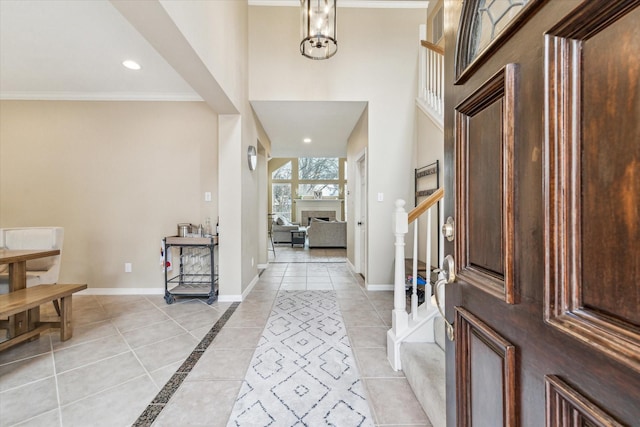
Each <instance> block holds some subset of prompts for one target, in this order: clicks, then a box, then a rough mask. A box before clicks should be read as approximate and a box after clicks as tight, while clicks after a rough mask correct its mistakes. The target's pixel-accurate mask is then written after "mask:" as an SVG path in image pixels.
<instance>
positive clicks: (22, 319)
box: [0, 249, 60, 338]
mask: <svg viewBox="0 0 640 427" xmlns="http://www.w3.org/2000/svg"><path fill="white" fill-rule="evenodd" d="M55 255H60V250H59V249H50V250H40V249H29V250H17V249H16V250H14V249H0V264H9V292H14V291H17V290H20V289H24V288H26V287H27V261H29V260H32V259H38V258H46V257H49V256H55ZM39 320H40V307H35V308H32V309H30V310H29V311H28V312H26V311H25V312H22V313H17V314H15V315H13V316H10V317H9V331H8V337H9V338H13V337H15V336H17V335H21V334H23V333H25V332H28V331H29V330H31V329H33V328H35V324H36V322H38V321H39Z"/></svg>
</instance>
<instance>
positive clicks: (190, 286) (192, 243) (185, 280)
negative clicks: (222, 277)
mask: <svg viewBox="0 0 640 427" xmlns="http://www.w3.org/2000/svg"><path fill="white" fill-rule="evenodd" d="M164 245H165V252H164V256H165V269H164V300H165V301H166V302H167V304H173V302H174V301H175V297H208V298H207V304H212V303H213V302H214V301H215V300H216V299H218V297H217V295H218V288H217V285H218V275H217V274H216V269H215V247H216V246H217V245H218V237H217V236H212V237H178V236H170V237H165V238H164ZM172 247H176V248H178V249H179V251H178V252H179V256H178V259H177V262H174V264H175V265H174V267H173V269H172V271H169V268H167V257H168V254H169V253H171V252H170V251H171V248H172ZM174 258H175V257H174ZM172 274H173V275H172Z"/></svg>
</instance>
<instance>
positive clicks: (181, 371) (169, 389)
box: [132, 302, 240, 427]
mask: <svg viewBox="0 0 640 427" xmlns="http://www.w3.org/2000/svg"><path fill="white" fill-rule="evenodd" d="M239 305H240V303H238V302H235V303H233V304H231V306H230V307H229V308H228V309H227V310H226V311H225V312H224V313H223V314H222V316H221V317H220V318H219V319H218V320H217V321H216V323H215V324H214V325H213V327H212V328H211V330H210V331H209V332H208V333H207V334H206V335H205V336H204V338H202V340H201V341H200V343H198V345H197V346H196V348H195V349H194V350H193V351H192V352H191V354H190V355H189V356H188V357H187V358H186V359H185V361H184V362H183V363H182V365H180V367H179V368H178V370H177V371H176V372H175V373H174V374H173V375H172V376H171V378H170V379H169V381H167V383H166V384H165V385H164V387H162V389H161V390H160V391H159V392H158V394H157V395H156V397H154V398H153V400H152V401H151V403H150V404H149V405H148V406H147V408H146V409H145V410H144V411H143V412H142V414H140V416H139V417H138V419H137V420H136V421H135V422H134V423H133V424H132V426H133V427H144V426H151V425H152V424H153V422H154V421H155V420H156V418H157V417H158V415H160V412H162V410H163V409H164V407H165V406H166V405H167V403H169V400H170V399H171V397H172V396H173V395H174V394H175V392H176V391H178V388H179V387H180V385H181V384H182V382H183V381H184V380H185V379H186V377H187V375H188V374H189V372H191V369H193V367H194V366H195V365H196V363H197V362H198V360H200V357H202V355H203V354H204V352H205V351H206V350H207V348H208V347H209V346H210V345H211V343H212V342H213V340H214V339H215V337H216V336H217V335H218V333H219V332H220V330H221V329H222V328H223V326H224V325H225V324H226V323H227V320H229V318H230V317H231V315H232V314H233V313H234V312H235V310H236V308H238V306H239Z"/></svg>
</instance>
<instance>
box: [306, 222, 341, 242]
mask: <svg viewBox="0 0 640 427" xmlns="http://www.w3.org/2000/svg"><path fill="white" fill-rule="evenodd" d="M307 237H308V238H309V248H346V247H347V223H346V222H344V221H323V220H321V219H316V218H313V219H312V220H311V224H309V227H308V228H307Z"/></svg>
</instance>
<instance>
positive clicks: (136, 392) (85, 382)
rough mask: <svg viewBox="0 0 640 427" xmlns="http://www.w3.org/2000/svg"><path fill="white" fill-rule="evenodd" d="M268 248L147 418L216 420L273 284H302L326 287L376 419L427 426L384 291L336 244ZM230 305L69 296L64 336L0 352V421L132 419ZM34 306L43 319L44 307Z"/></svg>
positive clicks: (123, 422) (165, 422) (109, 422)
mask: <svg viewBox="0 0 640 427" xmlns="http://www.w3.org/2000/svg"><path fill="white" fill-rule="evenodd" d="M276 251H277V252H276V262H275V263H271V264H270V265H269V267H268V268H267V269H266V270H265V271H264V272H263V274H262V275H261V277H260V279H259V281H258V283H257V284H256V285H255V287H254V288H253V290H252V292H251V293H250V294H249V295H248V297H247V298H246V300H245V301H243V302H242V303H241V304H240V306H239V307H238V308H237V309H236V311H235V312H234V314H233V315H232V316H231V318H230V319H229V320H228V321H227V323H226V325H225V326H224V327H223V328H222V330H221V331H220V333H219V334H218V335H217V337H216V338H215V339H214V341H213V343H212V344H211V346H210V347H209V348H208V349H207V350H206V352H205V353H204V355H203V356H202V357H201V358H200V360H199V361H198V363H197V364H196V365H195V367H194V368H193V370H192V371H191V373H190V374H189V375H188V377H187V379H186V380H185V381H184V382H183V383H182V385H181V386H180V387H179V388H178V390H177V391H176V393H175V394H174V395H173V397H172V398H171V400H170V401H169V403H168V404H167V405H166V407H165V408H164V410H163V411H162V412H161V413H160V415H159V416H158V418H157V419H156V421H155V423H154V424H153V425H154V426H189V425H206V426H225V425H226V423H227V419H228V417H229V414H230V413H231V409H232V407H233V404H234V401H235V399H236V396H237V393H238V390H239V389H240V385H241V383H242V380H243V378H244V375H245V372H246V370H247V367H248V365H249V362H250V360H251V357H252V355H253V352H254V350H255V348H256V345H257V343H258V340H259V338H260V336H261V333H262V330H263V328H264V325H265V322H266V320H267V318H268V316H269V313H270V311H271V307H272V305H273V302H274V299H275V296H276V294H277V292H278V291H279V290H287V289H290V290H304V289H309V290H335V292H336V295H337V298H338V301H339V304H340V307H341V309H342V315H343V318H344V322H345V325H346V327H347V331H348V334H349V338H350V341H351V345H352V347H353V350H354V354H355V357H356V361H357V363H358V366H359V369H360V373H361V375H362V378H363V381H364V383H365V386H366V390H367V398H368V401H369V404H370V405H371V409H372V413H373V414H374V417H375V420H376V424H377V425H388V424H393V425H407V426H408V425H414V426H429V425H430V423H429V421H428V419H427V417H426V415H425V414H424V412H423V411H422V409H421V407H420V405H419V404H418V402H417V401H416V399H415V396H414V395H413V393H412V391H411V389H410V387H409V384H408V383H407V381H406V379H405V378H404V376H403V374H402V372H394V371H393V370H392V369H391V368H390V366H389V363H388V362H387V359H386V331H387V330H388V329H389V326H390V322H391V309H392V308H393V295H392V293H391V292H367V291H365V290H364V289H363V287H362V279H361V278H360V277H359V276H355V275H353V273H352V272H351V271H350V269H349V268H348V266H347V264H346V263H345V262H344V258H343V257H344V251H342V252H335V250H333V251H334V252H333V253H331V252H330V251H324V253H323V254H322V255H320V254H317V256H316V257H314V259H309V258H308V255H309V254H310V253H313V252H314V251H309V250H303V249H299V250H289V249H288V248H283V247H278V246H276ZM301 253H302V254H303V255H304V254H305V253H306V255H307V257H306V258H305V256H303V255H300V254H301ZM287 254H288V255H287ZM341 257H342V258H341ZM340 258H341V259H340ZM294 259H296V260H299V261H297V262H296V261H293V260H294ZM305 261H311V262H305ZM313 261H322V262H313ZM341 261H342V262H341ZM230 305H231V304H230V303H219V302H215V303H214V304H212V305H211V306H209V305H207V304H206V303H205V300H204V299H182V300H181V299H178V300H177V301H176V303H174V304H172V305H167V304H166V303H165V302H164V299H163V297H162V296H160V295H158V296H76V297H74V313H73V314H74V335H73V338H72V339H71V340H69V341H66V342H64V343H62V342H60V341H59V338H58V334H57V333H50V334H47V335H43V336H41V337H40V339H38V340H36V341H33V342H30V343H26V344H23V345H19V346H16V347H14V348H12V349H9V350H6V351H4V352H0V426H13V425H21V426H22V425H24V426H27V425H28V426H65V427H66V426H83V427H85V426H109V427H112V426H128V425H131V424H132V423H134V422H135V421H136V419H137V418H138V416H139V415H140V414H141V413H142V412H143V411H144V409H145V408H146V407H147V405H148V404H149V402H151V400H152V399H153V398H154V397H155V395H156V394H157V393H158V391H159V390H160V389H161V388H162V386H163V385H164V384H165V382H166V381H167V380H168V379H169V378H170V377H171V376H172V374H173V373H174V372H175V371H176V369H177V368H178V367H179V366H180V365H181V364H182V362H183V361H184V360H185V358H186V357H187V356H188V355H189V354H190V353H191V351H192V350H193V349H194V347H195V346H196V344H198V342H199V341H200V339H201V338H202V337H203V336H204V335H205V334H206V333H207V332H208V331H209V330H210V329H211V327H212V326H213V324H214V323H215V322H216V321H217V320H218V319H219V318H220V317H221V316H222V314H223V313H224V312H225V311H226V310H227V308H228V307H229V306H230ZM42 311H43V317H45V315H46V314H47V313H48V314H51V313H52V312H53V308H52V306H51V307H49V305H47V306H44V307H43V310H42Z"/></svg>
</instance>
